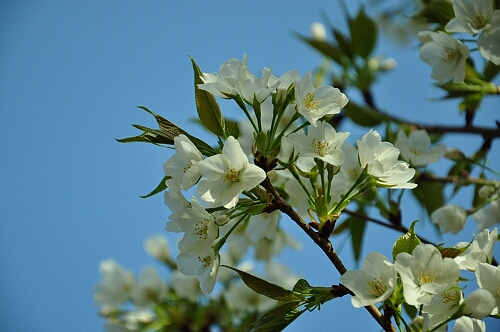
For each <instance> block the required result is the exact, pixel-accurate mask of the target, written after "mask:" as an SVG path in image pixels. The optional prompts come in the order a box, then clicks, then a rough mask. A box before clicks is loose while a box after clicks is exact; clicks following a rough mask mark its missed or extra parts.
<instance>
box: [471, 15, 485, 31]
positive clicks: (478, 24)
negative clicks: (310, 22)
mask: <svg viewBox="0 0 500 332" xmlns="http://www.w3.org/2000/svg"><path fill="white" fill-rule="evenodd" d="M486 23H487V21H486V18H485V17H484V15H483V13H482V12H481V11H478V13H477V16H476V17H474V18H473V19H472V24H473V25H474V26H475V28H476V29H482V28H484V27H485V26H486Z"/></svg>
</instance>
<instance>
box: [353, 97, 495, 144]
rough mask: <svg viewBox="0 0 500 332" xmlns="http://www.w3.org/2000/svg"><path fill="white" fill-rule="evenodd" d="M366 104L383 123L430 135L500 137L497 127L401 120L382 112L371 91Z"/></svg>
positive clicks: (365, 99)
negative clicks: (452, 134) (455, 134)
mask: <svg viewBox="0 0 500 332" xmlns="http://www.w3.org/2000/svg"><path fill="white" fill-rule="evenodd" d="M363 96H364V101H365V103H366V104H367V105H368V106H369V107H370V109H368V112H370V111H371V113H372V115H373V116H374V117H377V118H379V119H381V120H382V121H390V122H394V123H397V124H399V125H402V124H406V125H409V126H411V127H414V128H416V129H425V130H427V132H429V133H438V134H444V133H460V134H476V135H481V136H483V137H484V138H498V137H500V128H499V127H498V126H497V127H480V126H472V125H466V126H441V125H433V124H424V123H418V122H413V121H408V120H406V119H403V118H399V117H397V116H394V115H390V114H388V113H384V112H382V111H381V110H380V109H379V108H378V107H377V106H376V105H375V101H374V98H373V95H372V94H371V92H370V91H366V92H364V93H363Z"/></svg>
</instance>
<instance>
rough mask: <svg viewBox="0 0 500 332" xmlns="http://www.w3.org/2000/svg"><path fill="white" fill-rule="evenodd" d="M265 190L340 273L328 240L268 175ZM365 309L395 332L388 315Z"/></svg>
mask: <svg viewBox="0 0 500 332" xmlns="http://www.w3.org/2000/svg"><path fill="white" fill-rule="evenodd" d="M261 186H263V187H264V188H265V189H266V191H267V192H268V193H269V194H271V195H272V196H273V198H274V200H275V203H276V206H277V208H278V209H279V210H280V211H281V212H283V213H284V214H286V215H287V216H289V217H290V218H291V219H292V220H293V221H294V222H295V223H296V224H297V225H298V226H299V227H300V228H301V229H302V230H303V231H304V232H305V233H306V234H307V235H308V236H309V237H310V238H311V239H312V240H313V241H314V243H316V244H317V245H318V247H320V248H321V250H323V252H324V253H325V254H326V256H327V257H328V259H329V260H330V262H331V263H332V264H333V266H335V268H336V269H337V271H338V272H339V273H340V274H341V275H342V274H344V273H345V272H346V271H347V269H346V268H345V266H344V264H343V263H342V261H341V260H340V257H339V256H338V255H337V253H336V252H335V249H334V248H333V246H332V243H331V242H330V240H328V239H325V238H323V237H321V236H320V235H319V234H318V233H317V232H316V231H315V230H314V229H312V228H311V227H310V226H309V225H308V224H307V223H306V222H305V221H304V220H303V219H302V218H301V217H300V216H299V215H298V214H297V212H295V210H294V209H293V208H292V207H291V206H290V205H289V204H288V203H287V202H286V201H285V200H284V199H283V198H282V197H281V195H280V194H279V193H278V191H277V190H276V188H274V186H273V185H272V183H271V180H270V179H269V177H266V179H265V180H264V181H263V182H262V183H261ZM365 309H366V310H367V311H368V312H369V313H370V315H371V316H372V317H373V318H374V319H375V320H376V321H377V323H378V324H379V325H380V326H381V327H382V328H383V329H384V331H387V332H396V329H395V328H394V326H393V325H392V323H391V320H390V317H389V318H388V317H386V316H384V315H382V313H380V311H379V310H378V309H377V308H376V307H375V306H374V305H369V306H366V307H365Z"/></svg>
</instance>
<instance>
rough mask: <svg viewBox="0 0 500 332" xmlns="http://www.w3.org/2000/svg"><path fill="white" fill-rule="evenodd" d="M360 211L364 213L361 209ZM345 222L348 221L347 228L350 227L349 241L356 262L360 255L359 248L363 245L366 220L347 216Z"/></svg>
mask: <svg viewBox="0 0 500 332" xmlns="http://www.w3.org/2000/svg"><path fill="white" fill-rule="evenodd" d="M361 213H362V214H364V212H363V211H361ZM347 222H348V223H349V228H350V229H351V243H352V250H353V252H354V258H355V259H356V262H358V261H359V258H360V257H361V249H362V247H363V238H364V235H365V230H366V221H365V220H363V219H361V218H357V217H349V218H348V219H347Z"/></svg>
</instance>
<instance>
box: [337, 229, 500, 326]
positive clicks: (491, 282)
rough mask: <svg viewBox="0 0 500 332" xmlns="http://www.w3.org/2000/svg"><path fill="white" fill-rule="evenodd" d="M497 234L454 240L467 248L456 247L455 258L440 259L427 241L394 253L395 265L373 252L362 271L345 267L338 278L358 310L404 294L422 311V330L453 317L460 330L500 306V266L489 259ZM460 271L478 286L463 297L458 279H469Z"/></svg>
mask: <svg viewBox="0 0 500 332" xmlns="http://www.w3.org/2000/svg"><path fill="white" fill-rule="evenodd" d="M497 235H498V231H497V229H496V228H495V229H494V230H493V231H492V232H490V231H489V230H484V231H483V232H482V233H481V234H479V235H478V236H477V237H476V238H475V239H474V241H473V242H472V244H470V245H467V244H466V247H464V246H463V245H464V244H458V245H457V247H461V248H464V249H465V248H467V250H465V251H463V250H461V251H460V250H459V251H458V252H461V253H460V254H457V255H455V257H454V258H450V257H444V256H443V255H442V254H441V251H440V250H439V249H438V248H437V247H435V246H434V245H431V244H418V245H417V246H416V247H415V248H414V249H413V250H409V251H410V252H400V253H398V254H397V255H396V257H395V262H394V263H392V262H391V261H390V260H389V259H387V258H386V257H385V256H384V255H382V254H380V253H377V252H372V253H371V254H369V255H368V256H367V257H366V258H365V260H364V261H363V264H362V270H350V271H347V272H346V273H345V274H344V275H342V277H341V278H340V280H341V282H342V283H343V284H344V285H345V286H346V287H348V288H349V289H350V290H351V291H353V292H354V296H353V297H352V304H353V306H355V307H357V308H359V307H362V306H367V305H371V304H375V303H378V302H386V303H387V304H389V305H391V306H394V305H397V304H399V303H401V296H399V294H400V293H402V294H401V295H402V298H403V299H404V301H405V302H406V303H408V304H409V305H413V306H415V307H417V308H420V309H421V313H422V316H420V317H422V319H423V322H422V324H423V326H424V330H425V331H427V330H432V331H436V330H439V328H440V327H442V326H445V325H446V324H447V323H448V322H450V321H452V320H457V321H456V324H455V329H454V330H453V331H461V330H460V326H461V325H463V324H472V323H474V324H480V325H481V324H484V323H482V322H480V321H477V320H480V319H483V318H484V317H486V316H488V315H494V314H497V313H498V310H499V308H500V307H499V304H500V297H499V294H498V287H500V268H499V267H498V266H496V267H495V266H492V265H491V264H490V263H489V262H491V258H492V253H493V246H494V245H495V242H496V237H497ZM395 253H396V252H394V253H393V254H395ZM461 270H466V271H467V270H469V271H475V276H476V279H477V284H478V286H479V287H478V288H477V289H476V290H474V291H472V292H471V293H470V294H469V295H468V296H467V297H465V298H464V294H463V289H464V288H465V286H463V285H462V283H463V282H464V281H466V280H467V279H466V278H461V276H460V271H461ZM398 276H399V277H398ZM467 317H469V318H470V319H472V321H470V320H468V319H469V318H467ZM483 330H484V329H483ZM483 330H481V331H483ZM464 331H472V330H471V329H465V330H464Z"/></svg>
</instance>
